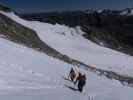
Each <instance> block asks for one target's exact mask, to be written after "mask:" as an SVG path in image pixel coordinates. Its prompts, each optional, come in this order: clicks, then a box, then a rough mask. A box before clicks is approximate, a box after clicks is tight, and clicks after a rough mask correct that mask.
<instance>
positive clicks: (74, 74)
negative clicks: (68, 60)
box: [68, 68, 76, 82]
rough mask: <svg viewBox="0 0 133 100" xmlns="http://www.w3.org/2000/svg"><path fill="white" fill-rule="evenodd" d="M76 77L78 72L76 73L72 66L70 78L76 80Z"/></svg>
mask: <svg viewBox="0 0 133 100" xmlns="http://www.w3.org/2000/svg"><path fill="white" fill-rule="evenodd" d="M75 77H76V73H75V71H74V69H73V68H71V70H70V73H69V75H68V78H70V80H71V81H73V82H74V79H75Z"/></svg>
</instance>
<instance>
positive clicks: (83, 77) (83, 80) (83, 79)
mask: <svg viewBox="0 0 133 100" xmlns="http://www.w3.org/2000/svg"><path fill="white" fill-rule="evenodd" d="M77 82H78V90H79V91H80V92H82V91H83V87H84V86H85V84H86V75H85V74H84V75H82V74H81V73H80V72H79V76H78V77H77V78H76V81H75V82H74V84H76V83H77Z"/></svg>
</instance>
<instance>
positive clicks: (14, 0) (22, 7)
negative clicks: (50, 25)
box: [0, 0, 133, 13]
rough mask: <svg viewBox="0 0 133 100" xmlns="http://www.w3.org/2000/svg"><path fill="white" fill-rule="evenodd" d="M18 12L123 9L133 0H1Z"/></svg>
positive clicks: (0, 0)
mask: <svg viewBox="0 0 133 100" xmlns="http://www.w3.org/2000/svg"><path fill="white" fill-rule="evenodd" d="M0 4H4V5H7V6H8V7H11V8H13V9H15V10H16V11H17V12H26V13H28V12H48V11H64V10H79V9H81V10H82V9H89V8H93V9H104V8H110V9H123V8H127V7H133V0H0Z"/></svg>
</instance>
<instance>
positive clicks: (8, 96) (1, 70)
mask: <svg viewBox="0 0 133 100" xmlns="http://www.w3.org/2000/svg"><path fill="white" fill-rule="evenodd" d="M70 67H74V66H71V65H68V64H66V63H64V62H61V61H59V60H56V59H54V58H50V57H48V56H47V55H45V54H43V53H39V52H36V51H34V50H32V49H28V48H26V47H23V46H20V45H17V44H14V43H12V42H9V41H8V40H4V39H1V38H0V97H1V99H2V100H89V98H93V100H132V98H133V95H132V93H133V89H132V88H130V87H126V86H125V87H124V86H122V85H121V84H120V83H119V82H118V81H115V80H108V79H106V78H104V77H98V76H97V75H95V74H93V73H91V72H88V71H85V70H83V69H77V68H76V67H74V68H75V69H76V70H77V71H81V72H83V73H85V74H86V76H87V84H86V87H85V88H84V92H83V93H79V92H78V91H77V92H75V91H72V90H70V89H68V88H66V87H65V86H64V84H67V85H72V84H70V83H68V82H65V81H64V79H63V78H62V77H63V76H67V74H68V72H69V70H70Z"/></svg>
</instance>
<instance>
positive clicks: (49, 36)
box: [0, 12, 133, 76]
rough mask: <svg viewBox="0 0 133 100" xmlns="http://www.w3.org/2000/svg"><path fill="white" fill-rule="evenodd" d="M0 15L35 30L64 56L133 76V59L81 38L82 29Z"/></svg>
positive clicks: (9, 14) (10, 14)
mask: <svg viewBox="0 0 133 100" xmlns="http://www.w3.org/2000/svg"><path fill="white" fill-rule="evenodd" d="M0 13H2V14H4V15H6V16H8V17H9V18H11V19H13V20H14V21H16V22H18V23H20V24H22V25H24V26H26V27H29V28H31V29H33V30H35V31H36V32H37V34H38V35H39V37H40V38H41V39H42V40H43V41H44V42H45V43H47V44H48V45H49V46H51V47H52V48H54V49H56V50H57V51H59V52H61V53H62V54H65V55H68V56H69V57H71V58H73V59H76V60H79V61H82V62H84V63H85V64H88V65H92V66H94V67H97V68H101V69H106V70H109V71H110V70H111V71H114V72H117V73H119V74H126V75H129V76H133V67H132V65H133V58H132V57H130V56H128V55H125V54H122V53H119V52H116V51H113V50H111V49H108V48H104V47H100V46H98V45H96V44H94V43H92V42H91V41H88V40H86V39H85V38H83V37H82V36H81V34H84V33H83V32H82V31H81V29H80V27H77V28H69V27H67V26H63V25H59V24H56V25H52V24H48V23H41V22H38V21H26V20H23V19H21V18H19V17H18V16H16V15H15V14H14V13H5V12H0Z"/></svg>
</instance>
